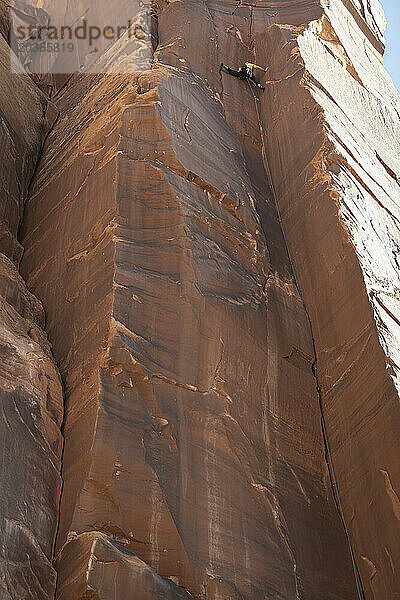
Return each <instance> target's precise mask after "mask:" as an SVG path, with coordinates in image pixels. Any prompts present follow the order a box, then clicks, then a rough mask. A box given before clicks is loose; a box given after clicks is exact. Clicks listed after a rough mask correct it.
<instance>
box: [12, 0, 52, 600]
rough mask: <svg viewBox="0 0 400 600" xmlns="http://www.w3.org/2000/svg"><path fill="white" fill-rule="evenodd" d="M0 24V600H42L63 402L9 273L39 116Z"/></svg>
mask: <svg viewBox="0 0 400 600" xmlns="http://www.w3.org/2000/svg"><path fill="white" fill-rule="evenodd" d="M0 7H1V8H2V10H3V8H4V7H3V5H2V4H1V5H0ZM1 14H2V15H4V19H3V18H2V20H1V25H2V30H1V34H0V64H1V72H2V77H1V79H2V81H1V86H0V127H1V137H0V155H1V161H2V172H1V178H0V194H1V204H0V223H1V232H0V402H1V405H0V411H1V417H0V440H1V442H0V482H1V483H0V486H1V487H0V539H1V544H0V598H1V599H2V600H3V599H4V600H16V599H17V598H18V599H22V598H23V599H25V598H35V599H41V600H47V599H48V598H52V597H53V595H54V592H55V582H56V574H55V571H54V568H53V566H52V558H53V545H54V542H55V534H56V527H57V521H58V505H59V495H60V483H61V479H60V462H61V450H62V443H61V433H60V426H61V421H62V414H63V394H62V387H61V380H60V376H59V373H58V370H57V368H56V366H55V364H54V360H53V358H52V355H51V351H50V347H49V344H48V342H47V339H46V336H45V334H44V332H43V330H42V329H43V325H44V311H43V307H42V305H41V303H40V302H39V301H38V300H37V298H35V297H34V296H33V295H32V294H31V293H30V292H29V291H28V290H27V288H26V285H25V283H24V281H23V280H22V278H21V276H20V275H19V273H18V264H19V260H20V257H21V252H22V248H21V246H20V244H19V243H18V242H17V239H16V236H17V230H18V227H19V224H20V222H21V217H22V211H23V205H24V200H25V198H26V195H27V191H28V185H29V182H30V179H31V177H32V175H33V172H34V168H35V164H36V162H37V160H38V156H39V151H40V147H41V143H42V141H43V135H44V134H45V130H46V127H47V126H48V123H47V118H46V114H47V113H48V110H47V109H48V106H47V100H46V99H45V97H44V96H43V95H42V94H41V93H40V92H39V90H38V89H37V88H36V87H35V86H34V85H33V83H32V82H31V80H30V79H29V77H28V76H12V75H11V74H10V65H9V61H10V54H9V49H8V45H7V41H6V34H7V32H8V19H7V13H6V11H4V13H3V12H2V13H1ZM3 25H4V26H3ZM15 60H16V58H15ZM50 112H51V111H50Z"/></svg>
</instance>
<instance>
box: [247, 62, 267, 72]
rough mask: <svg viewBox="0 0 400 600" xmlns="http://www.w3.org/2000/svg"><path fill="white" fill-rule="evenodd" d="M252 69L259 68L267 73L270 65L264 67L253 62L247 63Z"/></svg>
mask: <svg viewBox="0 0 400 600" xmlns="http://www.w3.org/2000/svg"><path fill="white" fill-rule="evenodd" d="M246 65H248V66H249V67H250V68H251V69H258V70H259V71H264V73H266V72H267V71H268V67H267V68H266V69H264V67H259V66H258V65H253V64H252V63H246Z"/></svg>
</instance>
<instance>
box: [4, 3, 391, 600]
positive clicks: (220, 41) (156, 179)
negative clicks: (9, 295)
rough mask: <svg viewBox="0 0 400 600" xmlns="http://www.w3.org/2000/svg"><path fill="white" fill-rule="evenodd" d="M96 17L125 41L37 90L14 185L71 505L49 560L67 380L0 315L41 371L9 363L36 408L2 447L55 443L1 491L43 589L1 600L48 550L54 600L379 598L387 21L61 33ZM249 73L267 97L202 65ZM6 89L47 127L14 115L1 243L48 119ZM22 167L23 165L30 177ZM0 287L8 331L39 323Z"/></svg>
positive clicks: (355, 18)
mask: <svg viewBox="0 0 400 600" xmlns="http://www.w3.org/2000/svg"><path fill="white" fill-rule="evenodd" d="M41 4H43V8H44V9H45V10H47V12H48V13H49V14H50V16H51V18H52V19H53V20H54V21H55V22H59V21H61V19H63V18H64V16H65V7H59V9H58V10H57V7H56V6H54V4H53V3H52V2H48V3H47V4H46V3H41ZM101 4H104V7H103V8H104V10H105V14H107V15H108V14H114V15H115V14H121V15H123V16H124V19H125V18H126V16H128V17H129V18H130V19H131V21H132V23H133V27H136V29H135V31H136V36H135V37H134V39H133V40H132V38H129V39H128V36H127V35H126V36H124V37H123V38H121V39H120V40H119V41H118V42H115V43H114V44H112V45H111V46H110V47H109V48H108V49H105V48H104V47H102V48H99V49H100V50H104V53H101V52H99V58H97V59H96V58H93V55H90V56H87V57H84V58H82V56H81V55H80V54H79V53H78V55H79V59H80V61H81V62H84V63H85V64H86V65H88V67H91V66H93V71H96V70H99V69H98V67H99V65H98V64H97V65H95V64H94V63H95V61H96V60H99V61H102V64H103V66H104V68H106V67H107V69H108V73H107V74H95V73H92V74H85V75H76V76H74V77H69V76H62V77H53V78H42V79H38V78H37V77H36V78H35V81H38V82H39V84H40V86H41V88H42V89H46V90H48V91H49V93H50V94H51V97H52V100H53V101H54V103H55V104H56V106H57V109H58V111H59V117H58V119H57V120H56V122H55V123H54V125H53V127H52V129H51V131H49V132H48V136H47V139H46V142H45V144H44V148H43V152H42V155H41V159H40V162H39V165H38V169H37V171H36V174H35V176H34V178H33V181H32V185H31V186H30V193H29V199H28V202H27V205H26V209H25V216H24V219H23V224H22V229H21V235H20V241H21V243H22V244H23V246H24V248H25V254H24V258H23V262H22V275H23V276H24V277H25V279H26V281H27V283H28V287H29V289H30V290H31V291H32V292H33V293H34V294H36V296H37V297H38V298H40V300H41V301H42V303H43V305H44V307H45V310H46V316H47V322H46V331H47V333H48V335H49V339H50V341H51V343H52V346H53V352H54V356H55V358H56V361H57V365H58V367H59V369H60V372H61V374H62V376H63V379H64V383H65V420H64V426H63V434H64V438H65V444H64V454H63V461H62V479H63V490H62V495H61V504H60V510H59V515H58V517H59V524H58V528H57V539H56V543H55V547H54V550H53V548H52V543H53V537H54V534H55V527H56V525H55V523H56V520H57V512H58V511H57V499H58V493H59V479H58V477H59V461H60V419H61V413H62V407H61V388H60V387H59V382H58V379H57V374H56V373H57V372H56V370H55V367H54V365H53V363H52V362H51V355H50V354H49V352H48V350H46V348H47V346H46V343H45V340H44V337H43V334H36V335H37V337H34V340H35V339H37V340H39V341H35V342H30V341H29V342H28V341H27V340H26V335H25V334H24V335H25V337H24V335H20V334H18V335H17V334H16V331H19V329H18V327H20V325H19V322H18V323H17V324H16V323H15V322H14V323H11V324H10V325H7V323H8V321H7V317H6V316H4V318H3V319H2V320H3V322H4V323H5V325H4V327H5V328H6V331H7V332H10V333H8V334H7V335H8V336H9V339H11V336H12V335H13V336H14V337H15V336H16V337H17V338H18V340H17V341H15V342H13V343H14V344H15V347H16V348H17V349H18V352H19V353H20V354H21V353H22V351H24V352H25V354H24V356H28V354H29V353H27V352H26V351H25V347H26V346H27V345H29V343H36V346H38V344H40V343H41V345H40V348H41V352H42V354H40V353H39V350H37V349H36V350H35V352H36V353H35V359H34V360H38V361H39V360H40V359H41V358H42V357H43V353H46V355H45V356H46V358H45V359H44V360H42V361H41V362H39V363H38V364H40V369H41V371H40V372H39V374H38V375H37V380H38V382H41V383H42V387H40V386H39V385H38V391H36V388H35V389H34V390H33V391H32V390H31V387H29V386H28V383H27V382H28V381H29V382H32V381H33V382H35V378H33V379H32V375H31V374H32V369H33V366H29V368H28V365H27V363H26V362H23V361H22V362H21V361H20V362H19V363H18V365H19V366H18V371H17V375H18V378H19V379H16V375H14V374H13V373H12V372H11V370H10V369H11V367H10V369H9V372H10V373H11V376H13V377H14V378H15V379H14V380H13V386H14V387H15V389H16V390H17V389H18V390H22V391H18V396H17V397H18V399H19V401H20V403H22V404H23V406H24V407H26V406H29V407H30V405H29V403H28V401H27V400H26V394H28V393H29V394H31V396H32V395H33V396H34V397H35V398H37V404H36V405H35V406H37V407H38V408H37V410H38V411H39V413H40V415H39V417H30V418H32V419H33V420H34V425H35V426H36V427H37V429H38V431H36V430H34V431H33V432H32V433H33V435H30V434H29V436H30V437H28V434H24V433H23V432H19V430H17V434H16V435H14V436H13V440H14V443H18V445H19V447H21V446H22V447H24V446H23V444H26V443H27V442H26V439H28V440H31V439H32V442H31V443H32V444H36V445H39V446H41V447H42V448H43V443H42V441H41V440H42V438H41V437H40V436H39V431H40V434H41V435H43V439H46V440H48V443H49V444H51V443H52V442H53V441H57V443H58V445H57V447H55V448H54V450H53V451H54V455H53V454H52V453H51V452H50V449H49V450H48V451H47V452H45V455H44V457H43V460H42V461H40V469H39V468H38V469H37V470H32V471H29V476H30V477H35V478H36V479H37V480H38V483H36V484H35V483H34V482H31V480H30V479H29V480H28V481H27V483H26V484H25V483H24V485H23V486H21V482H18V485H19V488H18V489H14V487H12V486H10V487H9V488H6V489H8V490H10V496H12V497H14V499H15V498H17V499H18V502H17V506H19V503H20V505H21V507H22V506H23V507H25V504H24V502H28V504H29V501H30V496H29V494H30V493H31V492H32V490H34V493H35V502H33V501H32V507H33V513H34V516H35V517H36V519H35V518H32V516H31V515H32V514H33V513H29V514H27V513H22V515H21V516H20V517H18V518H16V517H12V518H13V519H14V520H15V521H17V522H18V520H20V521H21V522H24V523H25V526H26V527H27V528H28V529H29V527H36V528H37V530H38V532H37V534H36V532H34V533H30V534H29V536H26V539H23V538H22V537H21V539H17V538H16V537H15V535H14V537H13V539H12V540H10V541H8V542H7V543H5V544H4V548H5V549H6V551H8V552H11V551H15V552H17V551H18V552H19V553H20V554H21V555H22V556H26V555H29V556H31V553H32V552H33V550H32V549H31V548H33V547H34V548H35V551H36V549H37V548H38V546H39V547H40V549H41V554H40V559H39V558H38V559H37V563H38V564H39V563H40V569H39V572H37V573H36V579H35V581H36V582H37V584H35V585H36V587H35V585H33V584H32V583H31V581H30V580H29V578H28V577H26V578H25V579H24V577H23V575H22V576H21V577H20V579H21V582H20V586H21V587H20V588H19V589H18V591H16V592H14V595H13V593H12V592H9V596H4V597H5V598H8V597H11V598H16V597H21V598H22V597H23V598H35V599H36V598H49V599H50V598H53V592H54V578H53V574H52V573H53V572H52V571H51V570H50V569H51V566H50V561H51V559H54V565H55V567H56V569H57V573H58V580H57V590H56V598H57V599H59V600H61V599H62V600H75V599H76V600H78V599H79V600H83V599H88V598H90V599H98V600H125V599H126V598H132V599H136V598H137V599H138V600H139V599H140V600H147V599H149V600H150V599H151V600H156V599H159V598H165V599H166V600H170V599H171V600H172V599H182V600H183V599H185V598H196V599H203V600H222V599H224V600H239V599H242V600H267V599H268V600H278V599H281V600H291V599H293V600H321V598H324V599H327V600H350V599H354V598H357V597H359V598H362V597H365V598H368V599H375V600H386V599H388V600H389V599H390V600H395V599H396V598H399V597H400V595H399V590H400V577H399V573H398V568H397V565H398V564H399V562H400V556H399V554H400V547H399V544H398V539H399V534H400V531H399V530H400V500H399V497H398V494H400V460H399V454H400V453H399V443H400V442H399V439H398V431H399V429H400V427H399V425H400V424H399V420H400V405H399V397H398V388H399V384H398V379H397V378H398V369H399V360H400V358H399V356H398V354H399V352H400V350H399V348H400V345H399V336H400V332H399V327H400V326H399V318H400V316H399V309H398V306H397V304H396V303H398V297H399V295H398V288H399V284H398V279H399V270H398V262H397V261H398V260H399V258H398V252H399V247H398V245H397V244H398V240H399V232H398V219H399V204H400V202H399V201H400V192H399V183H398V180H397V178H396V177H397V175H396V174H398V173H399V172H400V170H399V164H398V160H399V158H398V157H399V152H398V150H399V148H398V145H399V139H400V137H399V114H400V112H399V111H400V99H399V96H398V94H397V93H396V91H395V90H394V88H393V86H392V84H391V81H390V79H389V77H388V76H387V75H386V73H385V71H384V69H383V66H382V58H381V54H382V52H383V49H384V45H383V37H382V34H383V16H382V13H381V10H380V6H379V4H378V3H377V2H373V3H372V2H371V3H370V2H368V3H366V2H364V3H359V2H355V3H353V2H351V0H347V1H346V2H345V1H342V0H335V1H333V2H324V1H323V0H321V1H319V2H318V1H317V0H309V1H300V0H299V1H295V0H294V1H292V2H286V1H285V2H276V1H275V2H269V1H265V2H263V3H262V4H251V3H247V2H228V1H223V0H218V1H217V0H207V1H206V2H203V1H200V0H180V1H178V2H171V3H167V2H159V3H157V4H154V5H153V6H152V7H151V8H149V7H145V6H143V4H142V3H141V2H137V3H135V2H132V3H130V4H129V11H128V12H127V6H126V3H125V2H115V3H113V4H111V3H106V2H104V3H99V6H97V5H93V4H92V3H90V2H89V1H88V0H81V1H80V2H77V3H75V4H70V3H68V7H67V11H69V12H68V19H69V20H71V21H74V19H79V18H81V16H82V14H86V13H85V11H86V10H89V11H96V10H100V9H101V6H100V5H101ZM139 25H140V27H139ZM245 60H250V61H251V62H256V63H258V64H261V65H264V66H268V67H269V70H268V73H267V75H266V76H264V78H263V83H264V85H265V86H266V91H265V93H264V94H261V95H260V94H259V92H255V91H254V90H253V91H252V88H251V86H248V85H247V83H246V82H244V81H240V80H238V79H235V78H232V77H230V76H228V75H226V74H222V75H221V73H220V72H219V65H220V63H221V62H224V63H226V64H229V65H232V66H234V67H237V66H239V65H240V64H241V63H243V62H244V61H245ZM31 66H32V65H31ZM18 81H20V82H21V86H26V87H23V90H22V91H21V97H22V98H23V99H24V98H26V96H27V95H28V97H29V102H28V104H29V106H28V108H27V110H26V111H23V110H22V111H21V113H22V114H23V117H24V119H28V125H29V124H32V127H33V122H34V123H35V127H36V128H38V122H39V123H42V125H41V126H40V127H39V128H38V131H37V132H36V131H35V130H33V134H32V139H33V142H32V143H31V145H29V144H30V138H29V136H26V135H25V134H24V135H22V132H25V127H26V126H27V125H25V123H24V124H22V123H19V124H17V126H16V127H15V128H14V129H13V131H14V130H15V132H16V134H15V135H16V138H15V139H16V141H15V142H14V144H17V151H16V152H14V154H13V152H11V151H9V153H8V154H9V159H8V160H9V165H10V166H9V171H7V173H14V175H15V174H18V178H17V181H21V182H22V183H21V185H19V188H18V193H17V192H13V191H10V193H9V194H5V197H6V199H8V198H11V197H12V194H14V196H15V197H16V198H18V203H17V205H18V207H19V209H18V210H19V212H18V211H17V212H16V216H15V217H13V218H14V221H13V222H12V223H11V222H10V224H9V225H7V227H8V231H9V232H10V233H9V234H8V233H7V237H6V239H7V240H11V241H10V242H7V243H9V244H11V245H9V247H12V248H14V247H15V248H18V246H16V245H15V242H13V241H12V240H13V239H14V238H15V234H16V230H17V227H18V223H19V220H20V217H21V207H22V203H23V200H24V198H25V196H26V193H27V186H28V182H29V179H30V176H31V175H32V173H33V168H34V164H35V162H36V160H37V157H38V152H39V147H40V143H41V140H42V139H43V134H44V133H45V132H46V127H47V126H45V125H43V123H44V122H45V121H44V120H45V116H44V115H45V113H46V101H45V99H44V96H43V95H42V94H41V93H40V92H39V91H38V89H37V88H36V87H35V85H34V84H33V83H29V80H27V79H24V78H22V77H21V78H20V79H18ZM254 94H256V95H254ZM256 97H258V98H259V103H258V104H257V103H255V98H256ZM36 99H37V100H36ZM8 101H9V100H8ZM36 101H37V103H38V106H39V107H40V110H39V109H36V111H37V112H36V113H35V102H36ZM4 102H5V106H7V97H6V98H5V100H4ZM3 106H4V104H2V107H3ZM257 109H258V111H259V112H257ZM16 113H17V114H18V115H19V114H20V113H19V112H18V111H16ZM258 114H259V118H258ZM13 115H14V118H15V110H14V112H13ZM30 115H32V119H31V120H29V116H30ZM37 115H39V117H40V118H39V119H38V118H37ZM35 116H36V118H34V117H35ZM20 118H21V119H22V116H21V117H20ZM5 123H6V124H7V123H9V121H8V120H5ZM18 133H19V135H18ZM263 134H264V143H265V148H266V158H267V160H268V163H269V165H270V168H271V174H272V181H273V183H274V188H272V186H271V180H270V178H269V175H268V164H267V162H266V161H265V160H263V152H262V135H263ZM14 155H17V156H19V155H21V156H26V157H27V158H26V161H28V160H31V163H29V165H28V166H25V167H24V169H23V170H22V171H23V172H22V173H21V163H20V162H19V163H13V162H12V160H13V157H14ZM396 161H397V162H396ZM24 164H25V163H24ZM15 180H16V178H15V176H14V178H10V181H11V183H9V184H7V185H9V187H10V186H11V185H15ZM10 189H11V188H10ZM274 190H275V192H276V199H277V202H278V205H279V213H280V215H281V217H282V223H283V228H284V231H285V232H286V237H287V244H288V247H289V252H290V257H289V256H288V252H287V249H286V246H285V243H284V237H283V232H282V228H281V224H280V223H279V219H278V212H277V207H276V205H275V200H274V193H273V192H274ZM15 205H16V203H15V202H10V208H8V209H7V210H8V211H9V212H10V211H11V210H12V209H13V210H14V211H15V210H16V209H15V208H14V207H15ZM7 214H8V213H7ZM7 218H8V221H10V218H9V217H7ZM5 220H6V217H5ZM8 221H7V223H8ZM15 252H16V250H15ZM290 261H292V262H293V265H294V270H293V267H292V266H291V264H290ZM4 264H5V265H6V266H7V268H10V269H11V267H10V265H9V262H7V261H5V263H4ZM5 272H8V271H7V269H6V270H5ZM8 277H9V276H8ZM13 277H14V279H12V280H13V281H16V282H17V283H16V284H15V287H17V288H18V290H22V291H20V292H19V293H20V296H21V298H22V299H23V301H22V300H21V301H19V304H18V307H17V310H18V311H19V313H20V316H19V317H18V318H20V319H25V320H24V321H23V323H24V327H25V326H26V325H25V324H26V322H27V320H28V322H29V324H30V323H31V321H35V319H34V316H32V315H35V314H36V313H34V310H33V308H32V307H36V306H39V305H38V302H37V301H36V300H34V299H33V297H32V296H31V295H30V294H29V293H28V292H27V291H26V289H25V288H24V284H23V282H22V280H21V279H20V278H19V276H18V275H17V274H15V275H14V276H13ZM296 284H297V285H296ZM298 288H299V289H300V290H301V294H300V293H299V289H298ZM26 306H28V307H31V308H29V310H28V309H27V308H24V307H26ZM38 310H39V309H38ZM36 321H37V319H36ZM42 324H43V323H42V321H40V320H39V325H42ZM35 331H36V330H35ZM28 333H29V330H28ZM8 343H10V342H8ZM36 346H35V348H36ZM315 359H316V363H315V362H314V361H315ZM21 360H22V359H21ZM13 364H14V363H13ZM34 364H36V363H34ZM12 368H15V369H16V367H13V365H12ZM51 369H53V370H51ZM33 371H34V369H33ZM34 373H36V371H34ZM24 377H25V379H24ZM20 380H21V382H22V383H21V384H19V383H18V386H15V381H18V382H19V381H20ZM50 380H51V381H53V384H52V386H50V388H49V390H50V391H49V392H48V393H47V404H46V403H45V404H44V405H43V406H42V404H41V399H42V396H43V389H46V388H43V386H44V384H43V381H46V385H47V386H48V384H47V382H48V381H50ZM24 386H25V387H24ZM25 388H26V392H25V391H24V390H25ZM34 392H36V396H35V395H34ZM15 393H17V392H15ZM24 393H25V396H24V395H23V394H24ZM40 394H42V395H40ZM31 396H29V397H31ZM321 408H322V411H323V414H324V415H325V422H326V429H327V435H328V439H329V449H330V452H331V456H332V460H333V463H334V467H335V475H336V481H337V488H338V491H339V494H340V505H341V507H342V508H341V511H342V513H343V514H342V516H343V517H344V519H345V522H346V524H347V528H348V532H349V536H348V538H349V539H347V537H346V535H345V530H344V527H343V523H342V520H341V516H340V514H339V512H338V507H337V506H336V502H337V496H336V498H335V495H334V494H333V491H332V473H330V472H329V470H328V467H327V463H326V450H327V449H326V448H325V445H324V440H323V436H322V430H321ZM19 410H20V411H21V409H19ZM29 411H31V413H34V411H32V409H31V408H29ZM6 418H8V417H6ZM6 418H5V419H4V423H5V424H6V425H5V427H6V428H7V420H6ZM24 420H25V422H26V420H27V418H25V419H24ZM42 421H43V425H42V424H41V423H42ZM50 425H51V427H50ZM31 429H32V427H31ZM6 430H7V431H8V429H6ZM50 432H52V435H53V438H52V437H51V435H50ZM36 445H35V446H34V447H36ZM28 451H29V453H30V454H31V451H30V450H28ZM32 454H34V452H33V451H32ZM12 461H13V463H12V465H11V467H8V466H7V467H6V468H5V470H4V473H5V474H4V477H5V479H6V481H9V480H13V481H15V478H14V479H13V477H12V475H11V474H9V471H8V470H7V469H10V468H14V469H16V468H17V469H19V470H23V468H26V467H24V465H26V461H25V460H24V457H23V456H22V452H21V454H20V455H18V456H13V457H12ZM17 461H20V462H21V464H22V467H21V468H19V467H18V466H17V467H16V465H18V462H17ZM47 464H49V465H50V464H51V467H52V468H51V469H50V466H49V467H47V466H46V465H47ZM2 476H3V473H2ZM34 486H35V487H34ZM39 494H43V499H42V498H41V500H40V501H39V502H38V501H37V498H36V496H39ZM335 500H336V502H335ZM46 503H47V504H46ZM39 507H40V510H43V512H44V513H45V515H46V519H45V518H44V517H43V521H40V519H39V518H37V515H38V514H40V513H39ZM43 507H46V508H45V509H44V508H43ZM24 510H25V509H24ZM21 511H22V508H21ZM35 511H36V512H35ZM2 512H3V511H2ZM24 519H25V521H24ZM28 521H29V522H28ZM31 521H33V523H32V524H30V523H31ZM13 522H14V521H13ZM24 531H25V530H24ZM34 535H36V537H34ZM40 536H41V537H40ZM32 537H33V539H35V540H37V539H38V538H39V542H37V543H36V545H34V544H31V539H32ZM349 542H350V544H351V547H352V550H353V552H354V564H353V560H352V557H351V553H350V548H349ZM29 544H31V546H29ZM40 544H41V545H40ZM46 561H47V562H46ZM28 564H29V563H28ZM44 565H45V566H47V568H48V569H49V571H48V573H46V572H45V571H44V570H43V569H44V568H45V567H44ZM26 568H27V569H28V567H26ZM19 573H23V574H24V569H21V568H19ZM357 573H359V575H358V574H357ZM7 576H8V575H7ZM7 581H8V580H7V578H6V582H7ZM0 583H1V584H3V580H1V581H0ZM7 585H9V586H10V585H11V583H9V584H8V583H7ZM357 587H358V590H357ZM39 589H40V591H39Z"/></svg>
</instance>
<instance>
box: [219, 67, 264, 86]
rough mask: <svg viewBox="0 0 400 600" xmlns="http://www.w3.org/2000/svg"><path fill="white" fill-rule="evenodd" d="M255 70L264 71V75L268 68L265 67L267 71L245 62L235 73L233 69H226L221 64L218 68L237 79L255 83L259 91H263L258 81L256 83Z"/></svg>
mask: <svg viewBox="0 0 400 600" xmlns="http://www.w3.org/2000/svg"><path fill="white" fill-rule="evenodd" d="M255 69H259V70H260V71H264V73H266V72H267V70H268V67H267V69H263V68H262V67H259V66H258V65H253V64H252V63H249V62H246V63H244V65H242V66H241V67H240V69H239V70H238V71H235V70H234V69H231V68H230V67H227V66H226V65H224V64H223V63H221V66H220V71H225V72H226V73H229V75H233V76H234V77H239V79H250V81H252V82H253V83H255V84H256V86H257V87H259V88H260V90H263V91H264V90H265V87H264V86H263V85H261V83H260V82H259V81H257V79H256V77H255V75H254V70H255Z"/></svg>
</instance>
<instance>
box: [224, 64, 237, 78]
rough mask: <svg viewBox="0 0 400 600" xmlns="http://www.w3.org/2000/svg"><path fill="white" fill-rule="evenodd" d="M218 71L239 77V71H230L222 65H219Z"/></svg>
mask: <svg viewBox="0 0 400 600" xmlns="http://www.w3.org/2000/svg"><path fill="white" fill-rule="evenodd" d="M220 71H225V72H226V73H229V75H233V76H234V77H241V72H240V71H235V70H234V69H231V68H230V67H228V66H227V65H224V63H221V66H220Z"/></svg>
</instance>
